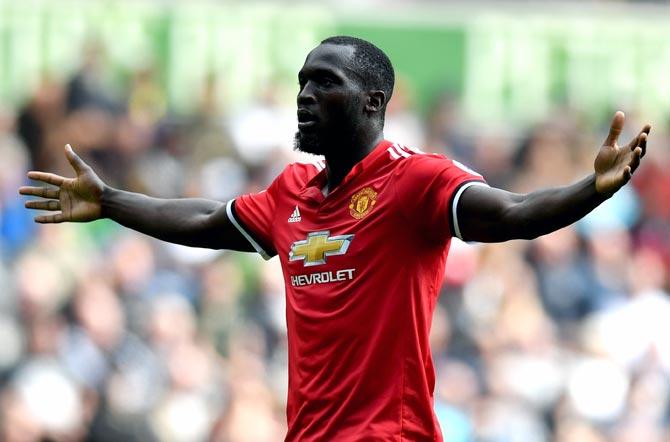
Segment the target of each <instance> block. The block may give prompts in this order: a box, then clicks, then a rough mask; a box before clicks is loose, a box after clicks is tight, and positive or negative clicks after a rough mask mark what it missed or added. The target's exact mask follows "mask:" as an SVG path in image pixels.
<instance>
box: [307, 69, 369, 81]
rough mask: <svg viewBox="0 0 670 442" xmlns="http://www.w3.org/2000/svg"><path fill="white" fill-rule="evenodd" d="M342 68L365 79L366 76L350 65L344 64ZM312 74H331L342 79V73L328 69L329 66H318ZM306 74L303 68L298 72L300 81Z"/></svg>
mask: <svg viewBox="0 0 670 442" xmlns="http://www.w3.org/2000/svg"><path fill="white" fill-rule="evenodd" d="M340 69H342V70H343V71H346V72H348V73H351V74H354V75H355V76H356V77H358V78H359V80H362V81H365V78H363V76H362V75H361V74H360V73H358V72H356V71H355V70H353V69H351V68H350V67H349V66H342V67H340ZM310 74H312V75H330V76H334V77H337V78H339V79H341V75H340V74H338V72H336V71H334V70H332V69H328V68H319V67H317V68H315V69H313V70H312V71H311V72H310ZM304 76H305V72H304V71H303V70H302V69H301V70H300V71H299V72H298V81H300V80H301V79H302V78H303V77H304Z"/></svg>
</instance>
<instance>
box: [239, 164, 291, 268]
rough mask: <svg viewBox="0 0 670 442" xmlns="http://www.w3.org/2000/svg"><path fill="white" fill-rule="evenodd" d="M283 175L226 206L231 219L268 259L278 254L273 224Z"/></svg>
mask: <svg viewBox="0 0 670 442" xmlns="http://www.w3.org/2000/svg"><path fill="white" fill-rule="evenodd" d="M282 175H283V174H282ZM282 175H279V176H278V177H277V178H276V179H275V180H274V181H273V182H272V184H270V186H269V187H268V188H267V189H265V190H262V191H260V192H258V193H251V194H246V195H242V196H239V197H237V198H235V199H234V200H231V201H228V205H227V206H226V213H227V214H228V218H229V219H230V221H231V222H232V223H233V225H234V226H235V227H236V228H237V230H239V231H240V233H241V234H242V235H243V236H244V237H245V238H246V239H247V241H249V244H251V245H252V246H253V248H254V250H256V252H258V253H259V254H260V255H261V256H262V257H263V258H264V259H266V260H267V259H270V258H272V257H273V256H275V255H276V254H277V252H276V249H275V246H274V241H273V234H272V226H273V221H274V214H275V207H276V204H277V196H278V195H279V194H280V187H281V181H282Z"/></svg>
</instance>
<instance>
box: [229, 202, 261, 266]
mask: <svg viewBox="0 0 670 442" xmlns="http://www.w3.org/2000/svg"><path fill="white" fill-rule="evenodd" d="M234 201H235V200H234V199H233V200H230V201H228V203H227V204H226V214H228V219H229V220H230V222H231V223H233V225H234V226H235V227H237V230H239V231H240V233H241V234H242V235H243V236H244V237H245V238H246V239H247V241H249V244H251V245H252V246H253V248H254V249H255V250H256V251H257V252H258V253H259V254H260V255H261V256H262V257H263V259H265V260H266V261H267V260H268V259H270V258H272V256H270V254H269V253H268V252H266V251H265V250H264V249H263V247H261V245H260V244H258V243H257V242H256V240H254V238H253V237H252V236H251V235H250V234H249V233H248V232H247V231H246V230H244V228H243V227H242V225H241V224H240V223H239V221H237V219H235V215H233V202H234Z"/></svg>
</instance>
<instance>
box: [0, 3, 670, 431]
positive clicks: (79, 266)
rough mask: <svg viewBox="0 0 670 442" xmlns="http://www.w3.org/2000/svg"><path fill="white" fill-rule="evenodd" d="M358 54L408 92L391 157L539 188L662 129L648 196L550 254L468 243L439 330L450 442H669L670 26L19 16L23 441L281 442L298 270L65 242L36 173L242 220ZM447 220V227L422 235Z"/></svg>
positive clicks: (636, 8) (307, 15) (562, 239)
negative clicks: (219, 207)
mask: <svg viewBox="0 0 670 442" xmlns="http://www.w3.org/2000/svg"><path fill="white" fill-rule="evenodd" d="M333 34H353V35H357V36H360V37H363V38H367V39H370V40H372V41H373V42H375V43H376V44H378V45H379V46H381V47H382V48H383V49H384V50H386V51H387V52H388V54H389V55H390V56H391V58H392V60H393V61H394V63H395V66H396V70H397V73H398V82H397V89H396V92H395V95H394V98H393V100H392V102H391V105H390V109H389V112H388V117H387V130H386V135H387V138H389V139H392V140H397V141H399V142H402V143H404V144H407V145H412V146H416V147H422V148H423V149H424V150H427V151H433V152H440V153H445V154H447V155H449V156H451V157H453V158H455V159H458V160H460V161H462V162H464V163H466V164H468V165H470V166H471V167H473V168H475V169H477V170H478V171H480V172H482V173H483V174H484V175H485V177H486V178H487V179H488V181H489V182H490V183H491V184H492V185H496V186H501V187H504V188H507V189H510V190H514V191H520V192H523V191H527V190H532V189H537V188H540V187H546V186H551V185H557V184H565V183H568V182H571V181H573V180H575V179H576V178H578V177H581V176H583V175H584V174H586V173H589V171H590V170H591V167H592V160H593V157H594V154H595V152H596V149H597V147H598V146H599V145H600V143H601V141H602V140H603V139H604V135H605V133H606V130H607V127H608V123H609V118H610V117H611V115H612V113H613V111H614V110H615V109H622V110H624V111H625V112H626V114H627V125H626V130H627V133H625V134H623V138H624V139H626V140H627V139H629V138H630V137H631V136H632V135H633V132H632V131H634V130H636V129H639V127H641V125H642V123H643V122H645V121H647V120H649V121H651V122H652V123H653V125H654V129H653V131H652V136H651V142H650V147H649V154H648V156H647V157H646V158H645V164H644V166H643V167H642V168H641V169H640V170H639V172H638V173H637V174H636V176H635V179H634V180H633V183H632V186H628V187H626V188H625V189H624V190H622V191H621V192H620V193H618V194H617V195H616V196H615V197H614V198H612V199H611V200H610V201H608V202H607V203H606V204H603V206H601V207H600V208H599V209H598V210H596V211H595V212H594V213H593V214H592V215H590V216H589V217H587V218H586V219H585V220H583V221H581V222H579V223H578V224H577V225H575V226H571V227H569V228H566V229H563V230H561V231H558V232H556V233H554V234H552V235H548V236H546V237H543V238H541V239H538V240H536V241H533V242H521V241H518V242H510V243H507V244H504V245H466V244H463V243H460V242H455V243H454V244H453V245H452V253H451V255H450V258H449V262H448V264H447V266H448V269H447V277H446V279H445V281H444V286H443V290H442V291H443V293H442V296H441V298H440V303H439V306H438V307H437V311H436V315H435V318H434V324H433V331H432V345H433V352H434V358H435V361H436V367H437V371H438V385H437V387H436V392H435V409H436V412H437V415H438V417H439V419H440V422H441V424H442V429H443V432H444V436H445V440H446V441H447V442H460V441H463V442H465V441H482V442H525V441H528V442H538V441H559V442H573V441H578V442H601V441H615V442H633V441H635V442H638V441H645V442H646V441H649V442H654V441H664V440H669V439H670V432H669V430H668V427H669V419H670V408H669V403H668V399H669V398H670V380H669V377H668V375H669V373H670V300H669V298H668V296H669V295H668V288H669V282H670V280H669V277H668V275H669V273H668V272H669V270H670V156H669V153H670V152H669V151H668V146H669V145H670V139H669V134H668V131H669V129H670V124H669V122H670V9H669V8H668V7H667V6H666V5H665V4H664V3H660V2H658V3H655V4H646V3H641V2H623V1H622V2H574V3H563V2H529V3H516V4H508V3H504V2H491V3H484V2H460V3H439V4H438V3H431V2H409V1H404V2H403V1H393V2H385V1H381V0H377V1H375V0H361V1H356V2H354V1H349V0H347V1H342V2H339V3H338V5H337V6H335V5H334V4H329V3H323V4H318V3H316V2H314V3H305V4H294V3H293V2H274V3H256V2H204V1H188V2H186V1H184V2H179V1H153V2H152V1H120V0H117V1H104V2H103V1H93V0H89V1H70V0H58V1H56V0H49V1H47V0H44V1H34V0H22V1H20V2H19V1H15V0H0V158H1V160H0V440H4V441H12V442H17V441H38V440H49V441H51V440H53V441H77V440H84V439H88V440H94V441H117V440H124V441H152V440H160V441H189V442H190V441H205V440H214V441H226V442H266V441H279V440H282V438H283V434H284V431H285V417H284V408H285V396H286V383H287V382H286V377H287V368H286V337H285V324H284V318H283V314H284V300H283V286H282V285H283V283H282V279H281V273H280V271H279V268H278V262H277V260H276V259H274V260H271V261H269V262H267V263H265V262H264V261H262V259H260V258H259V257H256V256H254V255H251V254H233V253H225V252H214V251H208V250H200V249H188V248H185V247H178V246H173V245H169V244H165V243H161V242H158V241H155V240H152V239H150V238H148V237H146V236H142V235H139V234H136V233H134V232H132V231H129V230H126V229H123V228H120V227H118V226H116V225H115V224H113V223H111V222H107V221H98V222H95V223H91V224H85V225H84V224H81V225H59V226H47V227H44V226H38V225H36V224H34V223H33V222H32V217H31V214H30V213H28V211H27V210H25V209H23V202H24V201H23V199H22V198H19V197H18V196H17V192H16V189H17V188H18V186H19V185H21V184H23V183H24V182H25V172H26V171H27V170H29V169H41V170H49V171H53V172H57V173H61V174H67V175H69V176H71V172H70V171H69V169H68V167H67V164H66V162H65V161H64V158H63V155H62V148H63V145H64V144H65V143H71V144H72V145H73V146H75V148H76V149H77V150H78V152H80V154H81V155H82V156H83V157H84V158H85V159H86V160H87V161H89V162H90V163H91V164H92V165H93V166H94V167H95V168H96V170H98V171H99V172H100V174H101V175H102V177H103V178H104V179H105V180H106V181H107V182H108V183H110V184H112V185H114V186H118V187H121V188H124V189H129V190H134V191H140V192H146V193H149V194H152V195H155V196H163V197H179V196H204V197H208V198H216V199H221V200H226V199H229V198H231V197H233V196H235V195H237V194H240V193H242V192H249V191H255V190H258V189H261V188H263V187H264V186H265V185H266V184H268V182H269V181H270V180H271V179H272V177H273V176H274V175H276V174H277V173H278V172H279V170H281V168H282V167H283V165H284V164H285V163H286V162H288V161H292V160H294V159H295V157H296V154H295V153H294V152H293V151H292V146H291V145H292V138H293V133H294V131H295V126H296V118H295V107H294V102H295V94H296V90H297V80H296V73H297V70H298V69H299V68H300V66H301V64H302V62H303V61H304V57H305V55H306V53H307V51H308V50H309V49H311V48H312V47H314V46H315V45H317V44H318V42H319V41H320V39H322V38H324V37H326V36H329V35H333ZM417 216H421V214H417Z"/></svg>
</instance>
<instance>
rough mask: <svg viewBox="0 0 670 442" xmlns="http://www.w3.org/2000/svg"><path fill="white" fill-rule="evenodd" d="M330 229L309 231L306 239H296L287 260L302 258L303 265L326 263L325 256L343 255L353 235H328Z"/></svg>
mask: <svg viewBox="0 0 670 442" xmlns="http://www.w3.org/2000/svg"><path fill="white" fill-rule="evenodd" d="M329 234H330V231H328V230H324V231H322V232H311V233H309V234H308V235H307V239H303V240H301V241H296V242H294V243H293V244H292V245H291V251H290V252H289V254H288V260H289V261H299V260H301V259H302V260H304V265H305V267H309V266H315V265H319V264H325V263H326V257H327V256H334V255H344V254H345V253H347V249H348V248H349V244H350V243H351V240H352V239H354V235H338V236H328V235H329Z"/></svg>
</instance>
